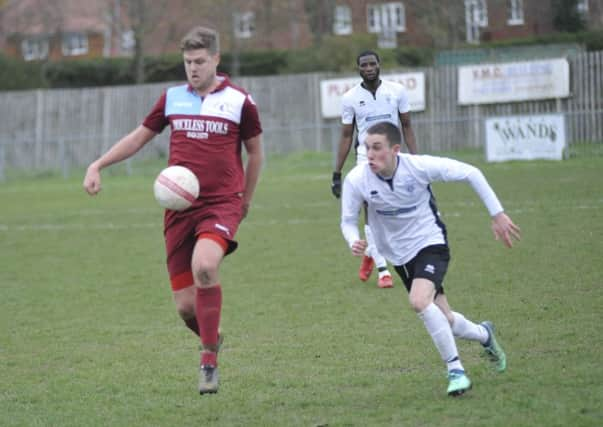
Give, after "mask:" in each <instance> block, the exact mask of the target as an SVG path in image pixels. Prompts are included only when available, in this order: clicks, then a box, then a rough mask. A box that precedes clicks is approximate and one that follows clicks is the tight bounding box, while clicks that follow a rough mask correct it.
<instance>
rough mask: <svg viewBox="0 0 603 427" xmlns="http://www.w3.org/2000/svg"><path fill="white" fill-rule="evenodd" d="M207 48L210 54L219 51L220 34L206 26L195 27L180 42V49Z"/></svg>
mask: <svg viewBox="0 0 603 427" xmlns="http://www.w3.org/2000/svg"><path fill="white" fill-rule="evenodd" d="M197 49H207V50H208V52H209V53H210V54H212V55H215V54H216V53H218V52H219V51H220V34H218V32H217V31H215V30H212V29H211V28H207V27H201V26H198V27H195V28H193V29H192V30H190V31H189V32H188V33H187V34H186V35H185V36H184V37H183V38H182V41H181V42H180V50H181V51H183V52H184V51H185V50H197Z"/></svg>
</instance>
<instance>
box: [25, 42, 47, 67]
mask: <svg viewBox="0 0 603 427" xmlns="http://www.w3.org/2000/svg"><path fill="white" fill-rule="evenodd" d="M21 53H22V54H23V59H25V60H26V61H34V60H36V59H46V58H47V57H48V39H47V38H45V37H44V38H41V37H32V38H26V39H23V41H21Z"/></svg>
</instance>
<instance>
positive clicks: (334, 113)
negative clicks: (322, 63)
mask: <svg viewBox="0 0 603 427" xmlns="http://www.w3.org/2000/svg"><path fill="white" fill-rule="evenodd" d="M381 78H382V79H383V80H389V81H392V82H397V83H400V84H401V85H402V86H404V88H405V89H406V94H407V95H408V102H409V103H410V110H411V111H423V110H424V109H425V73H403V74H390V75H387V76H385V75H384V76H381ZM358 83H360V77H352V78H347V79H332V80H323V81H321V82H320V104H321V110H322V116H323V117H324V118H333V117H341V97H342V96H343V94H344V93H346V92H347V91H348V89H350V88H351V87H352V86H354V85H356V84H358Z"/></svg>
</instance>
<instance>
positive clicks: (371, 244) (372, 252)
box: [364, 224, 387, 269]
mask: <svg viewBox="0 0 603 427" xmlns="http://www.w3.org/2000/svg"><path fill="white" fill-rule="evenodd" d="M364 235H365V236H366V242H367V243H368V247H367V248H366V252H365V254H366V255H368V256H370V257H371V258H373V260H374V261H375V266H376V267H377V268H378V269H379V268H384V267H385V268H387V261H385V258H383V255H381V254H380V253H379V251H378V250H377V246H375V239H373V232H372V231H371V227H369V225H368V224H365V225H364Z"/></svg>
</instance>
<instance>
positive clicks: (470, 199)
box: [0, 153, 603, 427]
mask: <svg viewBox="0 0 603 427" xmlns="http://www.w3.org/2000/svg"><path fill="white" fill-rule="evenodd" d="M455 156H456V157H457V158H460V159H461V160H467V161H470V162H472V163H474V164H477V165H478V166H480V167H481V168H482V170H483V171H484V173H485V174H486V176H487V177H488V179H489V181H490V182H491V184H492V185H493V187H494V188H495V189H496V191H497V193H498V195H499V197H500V198H501V200H502V202H503V204H504V206H505V207H506V209H507V211H508V213H509V214H510V215H511V217H512V218H513V219H514V220H515V221H516V223H517V224H519V225H520V226H521V227H522V232H523V240H522V241H521V242H520V243H519V244H518V245H517V246H516V247H515V248H514V249H512V250H508V249H506V248H504V247H503V246H502V245H501V244H500V243H499V242H496V241H494V239H493V238H492V234H491V231H490V229H489V219H488V215H487V212H486V210H485V208H484V207H483V206H481V204H480V202H479V199H478V198H477V196H476V195H475V194H474V193H473V192H472V191H471V189H470V188H469V186H467V185H464V184H456V183H455V184H437V185H435V187H434V188H435V192H436V196H437V197H438V206H439V208H440V210H441V211H442V214H443V218H444V221H445V222H446V224H447V226H448V228H449V238H450V243H451V249H452V255H453V261H452V263H451V266H450V269H449V273H448V275H447V278H446V282H445V286H446V289H447V293H448V296H449V300H450V302H451V304H452V306H453V307H454V308H455V309H456V310H458V311H461V312H463V313H464V314H465V315H466V316H467V317H468V318H470V319H473V320H476V321H479V320H484V319H491V320H493V321H494V322H495V324H496V325H497V327H498V329H499V331H500V337H501V342H502V344H503V345H504V347H505V349H506V351H507V354H508V371H507V372H506V373H504V374H496V373H494V372H493V370H492V369H491V368H490V366H489V364H488V363H487V361H486V360H485V359H484V358H483V357H482V356H481V351H480V346H479V345H477V344H476V343H468V342H460V343H459V350H460V352H461V357H462V358H463V361H464V364H465V367H466V368H467V370H468V371H469V374H470V376H471V378H472V380H473V382H474V388H473V390H471V391H470V392H469V393H468V394H467V395H465V396H463V397H461V398H457V399H454V398H449V397H447V396H446V393H445V389H446V385H447V382H446V378H445V369H444V365H443V363H442V362H441V361H440V359H439V356H438V354H437V351H436V350H435V348H434V347H433V344H432V343H431V340H430V338H429V336H428V335H427V332H426V331H425V329H424V327H423V325H422V323H421V322H420V321H419V319H418V318H417V316H416V315H415V314H414V313H413V312H412V311H411V310H410V308H409V304H408V301H407V298H406V291H405V290H404V289H403V286H402V284H401V283H400V280H399V279H396V282H395V287H394V289H391V290H379V289H377V287H376V286H375V283H374V281H373V279H371V281H370V282H369V283H361V282H359V281H358V279H357V267H358V262H359V261H358V259H356V258H353V257H352V256H351V255H350V254H349V251H348V249H347V247H346V245H345V243H344V240H343V238H342V237H341V234H340V232H339V225H338V223H339V218H338V215H339V206H338V203H337V202H336V201H335V199H333V198H332V196H331V195H330V190H329V180H330V170H331V159H330V156H328V155H326V154H298V155H294V156H290V157H284V158H271V159H269V161H268V163H267V167H266V168H265V171H264V174H263V176H262V179H261V182H260V185H259V187H258V192H257V197H256V200H255V205H254V207H253V210H252V211H251V213H250V216H249V217H248V219H246V220H245V222H244V223H243V225H242V227H241V229H240V231H239V234H238V239H239V241H240V244H241V245H240V249H239V250H238V251H237V252H236V253H235V254H234V255H233V256H231V257H228V258H227V260H226V261H225V262H224V265H223V272H222V283H223V289H224V308H223V320H222V328H223V330H224V332H225V334H226V342H225V345H224V347H223V352H222V353H221V358H220V363H221V364H220V370H221V372H220V374H221V388H220V392H219V393H218V394H217V395H213V396H203V397H200V396H199V395H198V394H197V392H196V382H197V363H198V353H197V342H196V340H195V339H194V338H193V336H192V334H190V333H189V332H188V330H187V329H185V328H184V327H183V326H182V325H181V322H180V320H179V318H178V316H177V314H176V313H175V310H174V308H173V303H172V301H171V294H170V290H169V285H168V280H167V275H166V272H165V267H164V248H163V238H162V230H161V227H162V212H161V210H160V209H159V208H158V207H156V206H155V203H154V200H153V198H152V192H151V185H152V180H153V176H154V174H155V173H156V172H158V170H159V169H160V167H161V165H159V164H155V165H147V166H145V167H144V169H143V170H141V169H140V167H139V169H138V170H137V174H136V175H135V176H131V177H125V176H121V175H120V174H116V173H113V174H111V173H109V174H108V175H106V176H105V182H104V190H103V192H102V193H101V195H100V196H98V197H96V198H90V197H87V196H86V195H85V194H84V192H83V191H82V189H81V176H73V178H71V179H67V180H64V179H62V178H53V177H45V178H37V179H36V178H30V179H21V180H12V181H9V182H7V183H3V184H0V197H1V203H0V242H1V244H0V260H1V261H0V292H1V294H0V323H1V328H0V367H1V368H0V384H2V386H1V388H0V425H2V426H177V425H182V426H187V425H189V426H193V425H202V426H327V425H328V426H448V427H450V426H600V425H603V404H602V401H603V368H602V365H601V354H602V352H603V334H602V333H601V330H600V327H601V321H602V318H603V317H602V313H603V309H602V307H603V289H602V280H601V273H602V271H603V214H602V211H603V180H602V178H603V158H602V157H595V158H588V157H582V158H572V159H570V160H567V161H564V162H513V163H504V164H494V165H487V164H484V163H482V162H481V161H480V159H479V157H480V156H479V155H477V154H473V153H465V154H457V155H455ZM109 172H110V171H109Z"/></svg>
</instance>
